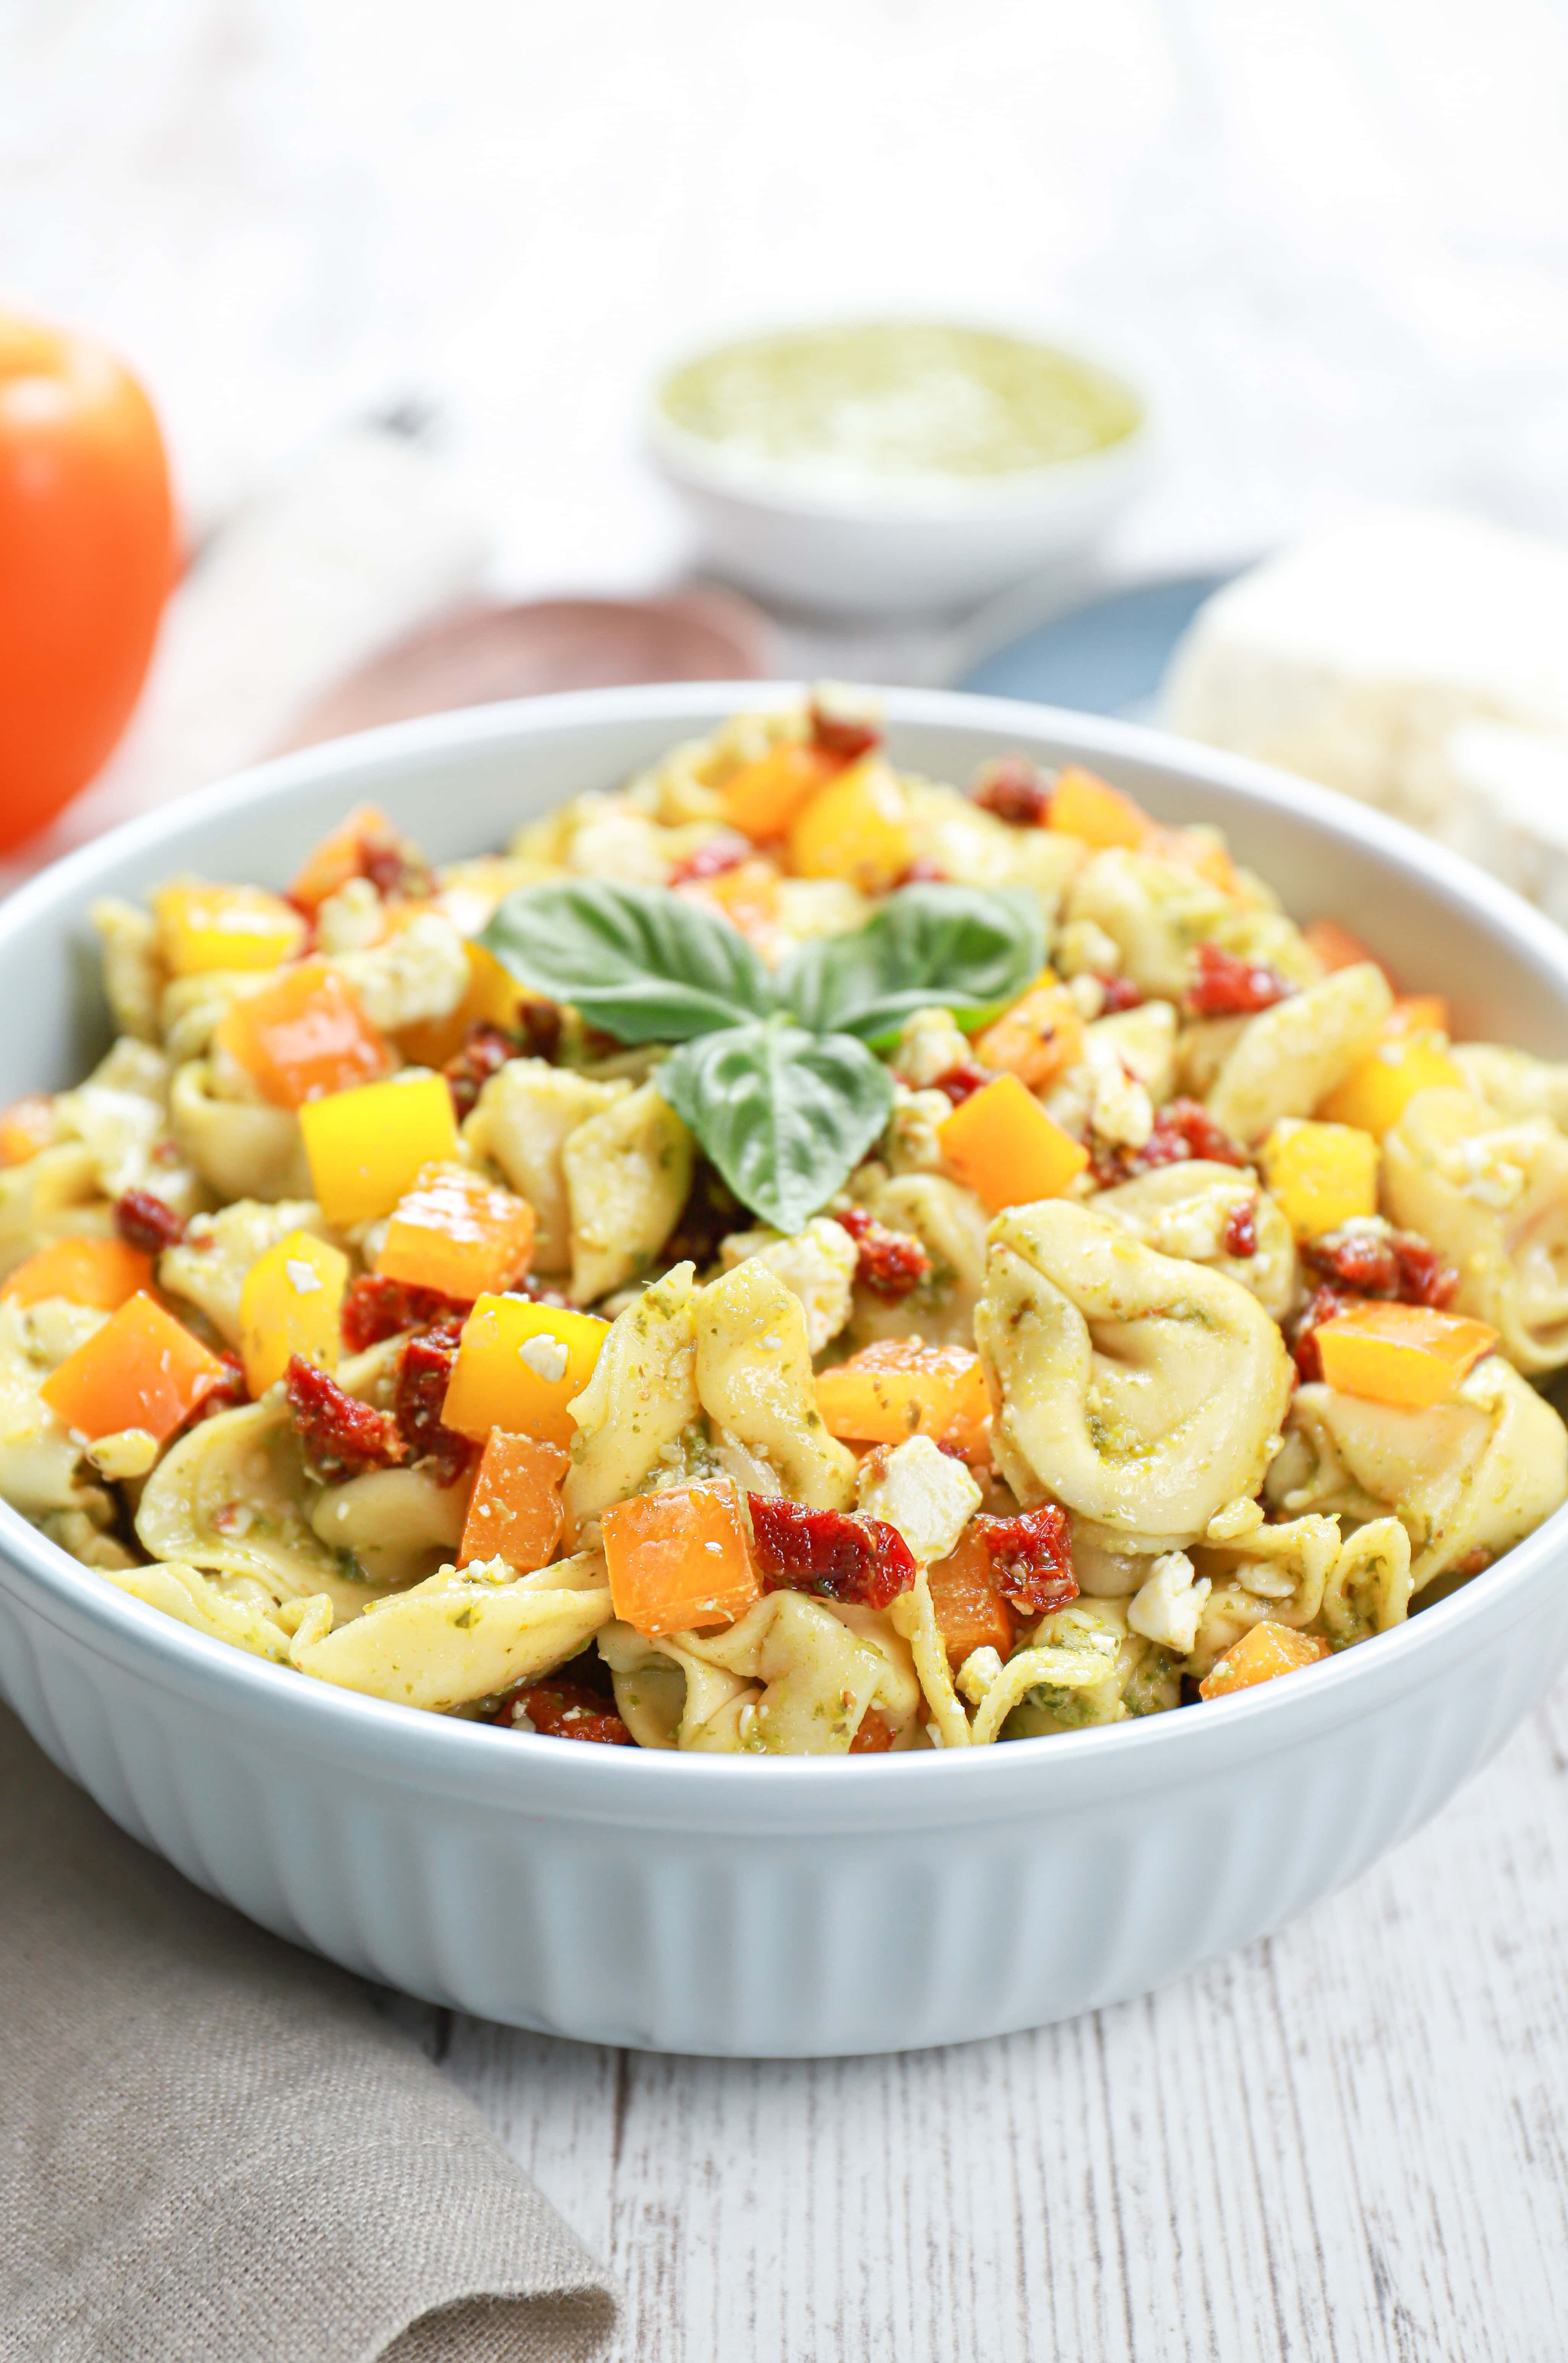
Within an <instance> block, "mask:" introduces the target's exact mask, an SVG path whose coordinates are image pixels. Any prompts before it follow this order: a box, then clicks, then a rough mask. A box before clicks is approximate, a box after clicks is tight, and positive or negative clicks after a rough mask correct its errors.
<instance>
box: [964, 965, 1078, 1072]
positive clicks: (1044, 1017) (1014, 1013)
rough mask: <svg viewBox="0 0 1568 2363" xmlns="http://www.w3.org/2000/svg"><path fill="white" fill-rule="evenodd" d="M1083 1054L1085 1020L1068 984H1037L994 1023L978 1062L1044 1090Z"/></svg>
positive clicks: (977, 1049) (977, 1048) (979, 1046)
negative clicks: (1068, 988) (1069, 990)
mask: <svg viewBox="0 0 1568 2363" xmlns="http://www.w3.org/2000/svg"><path fill="white" fill-rule="evenodd" d="M1083 1055H1084V1020H1083V1018H1082V1016H1081V1015H1079V1011H1078V1004H1076V1002H1075V1001H1074V1000H1073V996H1072V994H1071V993H1069V992H1068V990H1067V987H1066V986H1065V985H1064V984H1057V983H1055V982H1048V983H1044V984H1039V985H1036V986H1034V987H1033V988H1032V989H1031V990H1030V991H1029V992H1028V993H1025V994H1024V996H1023V998H1022V999H1021V1000H1019V1001H1015V1002H1014V1003H1013V1005H1012V1007H1011V1008H1010V1009H1004V1011H1003V1012H1002V1015H1000V1017H998V1018H996V1019H995V1021H994V1022H993V1023H992V1024H991V1025H989V1026H987V1027H986V1028H985V1031H984V1034H982V1035H981V1036H980V1037H979V1039H978V1040H977V1042H976V1043H975V1045H974V1056H975V1059H976V1061H977V1062H978V1064H979V1065H981V1066H982V1067H990V1068H994V1069H999V1070H1003V1071H1006V1072H1007V1073H1009V1074H1014V1075H1017V1077H1018V1081H1019V1082H1020V1083H1022V1084H1024V1085H1025V1086H1026V1088H1027V1089H1028V1090H1029V1091H1031V1092H1040V1091H1043V1090H1044V1089H1045V1088H1046V1086H1047V1084H1048V1083H1053V1082H1055V1081H1056V1078H1057V1076H1058V1075H1060V1074H1062V1073H1064V1072H1065V1071H1066V1070H1067V1069H1068V1068H1069V1067H1074V1066H1076V1065H1077V1063H1078V1061H1079V1059H1081V1058H1082V1057H1083Z"/></svg>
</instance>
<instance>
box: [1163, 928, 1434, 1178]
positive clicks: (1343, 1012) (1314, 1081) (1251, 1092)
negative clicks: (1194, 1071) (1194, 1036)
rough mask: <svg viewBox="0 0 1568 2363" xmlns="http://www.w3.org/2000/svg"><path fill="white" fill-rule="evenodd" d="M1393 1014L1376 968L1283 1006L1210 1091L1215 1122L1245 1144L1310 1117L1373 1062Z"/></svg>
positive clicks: (1252, 1034)
mask: <svg viewBox="0 0 1568 2363" xmlns="http://www.w3.org/2000/svg"><path fill="white" fill-rule="evenodd" d="M1393 1006H1394V995H1393V993H1391V992H1390V991H1389V989H1388V980H1387V978H1386V977H1385V975H1384V973H1383V971H1382V970H1381V969H1380V968H1375V967H1374V966H1373V963H1372V962H1371V961H1370V960H1363V961H1361V962H1360V963H1358V965H1357V966H1355V967H1354V968H1342V969H1337V970H1336V971H1335V972H1334V973H1333V975H1332V976H1326V977H1324V978H1323V980H1322V982H1320V983H1318V984H1309V985H1308V986H1307V988H1306V989H1305V991H1304V992H1301V993H1293V994H1291V995H1290V997H1289V998H1288V999H1287V1000H1284V1001H1276V1002H1275V1004H1274V1005H1273V1008H1272V1009H1265V1010H1263V1011H1262V1013H1261V1014H1260V1015H1258V1016H1256V1017H1253V1018H1251V1019H1249V1021H1248V1023H1247V1024H1246V1025H1245V1026H1243V1027H1242V1028H1241V1030H1240V1033H1239V1034H1238V1036H1237V1037H1236V1040H1235V1042H1234V1044H1233V1046H1232V1047H1231V1048H1230V1050H1229V1054H1228V1055H1227V1057H1226V1059H1225V1062H1224V1064H1223V1065H1222V1066H1221V1068H1220V1070H1219V1072H1218V1075H1217V1076H1216V1078H1215V1080H1214V1082H1213V1083H1212V1084H1211V1085H1210V1087H1209V1090H1208V1093H1207V1106H1208V1112H1209V1114H1210V1115H1212V1116H1213V1118H1214V1120H1215V1122H1216V1123H1217V1124H1218V1126H1219V1127H1220V1129H1221V1131H1223V1132H1228V1133H1229V1135H1230V1137H1231V1138H1232V1139H1234V1140H1240V1141H1241V1142H1242V1143H1244V1144H1250V1143H1251V1142H1253V1141H1259V1140H1262V1137H1263V1136H1264V1135H1265V1134H1266V1133H1267V1132H1269V1131H1270V1130H1271V1129H1272V1128H1273V1126H1274V1125H1276V1124H1277V1123H1278V1122H1279V1120H1280V1118H1281V1117H1282V1116H1286V1115H1311V1113H1312V1111H1313V1109H1314V1108H1315V1107H1316V1106H1317V1105H1318V1102H1319V1101H1320V1100H1323V1099H1325V1098H1327V1096H1328V1094H1329V1093H1330V1092H1331V1091H1332V1090H1333V1089H1334V1087H1335V1085H1336V1084H1337V1083H1340V1082H1343V1081H1344V1079H1345V1077H1346V1076H1347V1075H1348V1074H1349V1073H1350V1071H1351V1068H1352V1067H1353V1066H1354V1065H1355V1064H1356V1061H1357V1060H1358V1059H1362V1058H1363V1057H1364V1056H1365V1055H1366V1053H1367V1051H1368V1050H1369V1049H1370V1048H1371V1047H1372V1044H1373V1040H1374V1039H1375V1037H1376V1034H1377V1029H1378V1027H1379V1026H1381V1025H1382V1023H1383V1021H1384V1019H1385V1017H1386V1016H1387V1015H1388V1013H1389V1011H1390V1010H1391V1009H1392V1008H1393Z"/></svg>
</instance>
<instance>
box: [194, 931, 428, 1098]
mask: <svg viewBox="0 0 1568 2363" xmlns="http://www.w3.org/2000/svg"><path fill="white" fill-rule="evenodd" d="M217 1043H218V1047H219V1048H221V1049H223V1050H227V1051H228V1055H229V1057H230V1058H231V1059H235V1060H236V1062H237V1063H238V1064H239V1066H241V1067H243V1068H244V1070H245V1071H246V1073H247V1074H248V1075H249V1076H250V1080H251V1082H253V1083H254V1084H255V1086H256V1088H257V1090H258V1091H259V1092H260V1093H261V1097H262V1098H263V1099H264V1100H270V1101H271V1102H272V1105H273V1106H274V1107H285V1108H296V1107H303V1106H304V1104H305V1103H306V1100H317V1099H324V1098H326V1097H327V1096H328V1094H329V1093H333V1092H346V1091H350V1090H352V1088H353V1087H354V1085H355V1084H356V1083H373V1082H376V1081H377V1080H378V1079H379V1078H380V1077H381V1076H383V1075H384V1074H385V1072H386V1071H387V1069H388V1067H389V1066H390V1065H391V1063H392V1059H391V1054H390V1052H389V1051H388V1049H387V1047H386V1044H385V1043H384V1041H383V1040H382V1037H381V1036H380V1035H379V1034H378V1033H377V1032H376V1029H375V1027H374V1026H373V1025H372V1024H371V1022H370V1019H369V1018H368V1017H367V1016H366V1015H365V1013H364V1011H363V1009H362V1008H361V1006H360V1000H359V995H358V994H357V993H355V991H354V989H353V987H352V985H350V983H348V982H347V981H346V980H345V979H344V978H343V977H341V976H339V973H338V971H337V970H336V969H332V968H328V966H327V964H326V962H325V961H323V960H301V961H300V963H299V965H298V966H297V967H296V968H288V969H285V970H284V972H283V974H282V975H281V976H280V977H279V978H278V980H277V982H276V983H275V984H268V985H263V986H262V988H261V992H260V993H249V994H247V995H246V996H245V998H244V999H243V1000H240V1001H236V1002H234V1003H232V1004H231V1005H230V1006H229V1008H228V1010H226V1011H225V1013H224V1015H223V1016H222V1017H221V1018H220V1019H219V1021H218V1025H217Z"/></svg>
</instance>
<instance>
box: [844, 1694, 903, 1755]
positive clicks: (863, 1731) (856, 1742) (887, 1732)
mask: <svg viewBox="0 0 1568 2363" xmlns="http://www.w3.org/2000/svg"><path fill="white" fill-rule="evenodd" d="M892 1745H893V1725H891V1724H890V1723H889V1722H888V1720H887V1717H886V1716H885V1715H884V1714H878V1713H877V1711H876V1709H875V1707H873V1706H868V1707H867V1709H866V1711H865V1713H864V1714H862V1717H861V1722H860V1729H859V1730H858V1731H857V1732H856V1734H855V1736H854V1737H853V1739H851V1742H850V1754H851V1756H885V1755H886V1753H887V1751H888V1749H889V1748H890V1747H892Z"/></svg>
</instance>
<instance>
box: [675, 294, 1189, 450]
mask: <svg viewBox="0 0 1568 2363" xmlns="http://www.w3.org/2000/svg"><path fill="white" fill-rule="evenodd" d="M659 402H660V406H661V407H662V410H663V411H664V414H665V416H667V417H668V418H669V419H671V420H672V421H673V424H674V425H675V426H677V427H682V428H684V431H685V432H686V433H687V434H688V435H694V436H697V437H699V438H701V439H702V440H703V441H704V442H707V443H713V444H717V445H718V446H720V447H722V448H723V449H727V450H728V451H730V452H733V453H736V454H738V455H744V456H746V457H748V458H751V459H756V460H773V461H777V462H781V463H783V464H784V465H788V466H795V467H800V466H807V467H813V468H816V469H818V470H821V469H823V468H827V469H828V470H830V471H833V472H834V473H837V474H859V475H869V476H873V477H880V478H889V477H895V478H911V477H929V476H947V477H959V478H962V479H967V480H970V481H973V480H976V479H980V480H984V479H986V478H991V477H997V476H1006V475H1013V474H1018V473H1019V472H1022V471H1027V470H1031V469H1037V468H1043V467H1051V466H1054V465H1057V464H1059V463H1060V462H1062V461H1063V460H1078V459H1083V458H1084V457H1086V456H1087V455H1088V454H1089V453H1091V452H1095V451H1100V450H1104V449H1106V446H1107V445H1109V444H1112V443H1118V442H1120V441H1122V440H1123V438H1125V437H1127V436H1129V435H1130V434H1131V433H1132V431H1133V429H1134V428H1135V427H1137V426H1138V425H1139V424H1140V419H1141V416H1142V411H1141V406H1140V404H1139V402H1138V400H1137V397H1136V396H1135V395H1134V394H1131V393H1130V392H1129V390H1128V388H1127V387H1125V386H1124V385H1122V384H1120V383H1118V380H1117V379H1115V378H1113V377H1109V376H1107V375H1106V372H1104V371H1102V370H1098V369H1095V367H1093V366H1092V365H1091V364H1090V363H1089V362H1087V361H1078V360H1076V359H1075V358H1074V357H1073V355H1072V354H1071V353H1064V352H1060V351H1058V350H1057V349H1055V347H1053V346H1051V345H1044V344H1039V343H1036V342H1035V341H1034V340H1033V339H1032V338H1027V337H1016V336H1009V335H1007V334H1006V333H1005V332H1004V331H1001V330H997V329H990V328H966V327H943V326H941V325H940V324H939V323H936V322H918V321H898V320H867V321H860V322H854V323H847V324H844V325H842V326H838V327H819V328H790V329H783V330H778V331H776V332H774V333H773V334H772V335H768V336H761V337H748V338H742V339H741V340H740V341H739V342H737V343H735V344H730V345H722V346H719V347H718V348H717V349H716V350H714V351H712V352H708V353H705V354H703V355H701V356H700V357H699V358H698V359H697V360H695V361H688V362H687V363H686V364H685V366H684V368H682V369H678V370H676V371H675V372H673V375H671V376H670V377H668V378H666V380H665V381H664V383H663V385H662V388H661V389H660V394H659Z"/></svg>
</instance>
